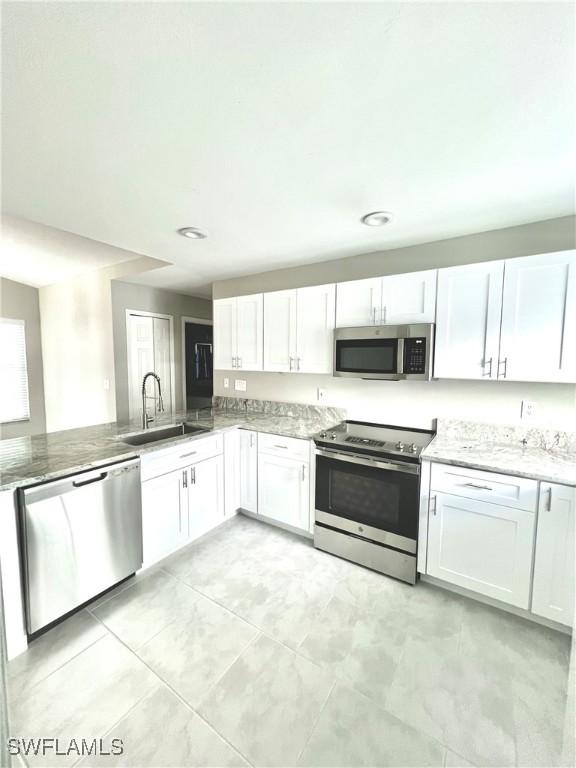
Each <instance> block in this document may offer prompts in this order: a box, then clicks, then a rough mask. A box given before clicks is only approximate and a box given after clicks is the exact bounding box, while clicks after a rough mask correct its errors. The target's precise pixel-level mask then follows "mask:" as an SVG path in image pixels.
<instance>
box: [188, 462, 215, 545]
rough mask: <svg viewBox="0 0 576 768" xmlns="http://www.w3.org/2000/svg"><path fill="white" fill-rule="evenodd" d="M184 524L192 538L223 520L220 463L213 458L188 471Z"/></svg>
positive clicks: (195, 465)
mask: <svg viewBox="0 0 576 768" xmlns="http://www.w3.org/2000/svg"><path fill="white" fill-rule="evenodd" d="M188 475H189V479H188V499H187V500H188V521H189V525H190V538H191V539H195V538H197V537H198V536H201V535H202V534H203V533H206V531H209V530H210V529H211V528H214V527H216V526H217V525H218V524H219V523H221V522H222V521H223V520H224V460H223V457H222V456H214V457H213V458H211V459H206V460H205V461H199V462H198V463H197V464H194V465H193V466H192V467H190V468H189V470H188Z"/></svg>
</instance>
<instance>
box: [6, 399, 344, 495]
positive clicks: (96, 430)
mask: <svg viewBox="0 0 576 768" xmlns="http://www.w3.org/2000/svg"><path fill="white" fill-rule="evenodd" d="M230 401H232V403H231V402H230ZM258 403H260V405H261V407H260V410H258ZM343 418H345V412H344V411H342V410H339V409H337V408H321V407H319V406H306V405H294V404H291V403H270V402H263V401H254V400H240V399H236V398H216V400H215V407H214V408H212V409H203V410H200V411H190V412H187V413H186V412H180V413H172V414H168V415H167V416H164V417H163V418H162V419H159V420H158V421H157V422H155V423H154V427H160V426H162V425H164V426H165V425H167V424H174V423H181V422H182V421H188V422H190V423H192V424H197V425H199V426H202V427H204V428H205V429H206V430H208V431H209V432H214V431H222V430H226V429H232V428H235V427H241V428H244V429H253V430H255V431H257V432H268V433H271V434H275V435H285V436H287V437H298V438H303V439H309V438H310V437H312V435H314V434H315V433H316V432H318V431H320V430H321V429H326V428H328V427H331V426H334V425H335V424H337V423H339V422H340V421H342V419H343ZM152 429H153V428H151V430H152ZM136 431H140V424H139V423H131V424H119V423H117V422H112V423H110V424H98V425H96V426H92V427H82V428H79V429H68V430H65V431H62V432H51V433H48V434H41V435H33V436H31V437H17V438H12V439H9V440H1V441H0V491H3V490H9V489H14V488H18V487H22V486H26V485H31V484H33V483H37V482H41V481H44V480H53V479H55V478H58V477H63V476H65V475H68V474H71V473H74V472H82V471H83V470H87V469H92V468H95V467H99V466H102V465H103V464H109V463H111V462H114V461H122V460H124V459H128V458H131V457H135V456H142V455H144V454H145V453H149V452H151V451H157V450H160V449H161V448H166V447H168V446H169V445H173V444H176V443H181V442H187V441H190V440H198V439H201V438H202V437H205V436H206V434H207V433H206V432H203V433H199V434H197V435H182V436H178V437H173V438H168V439H165V440H159V441H157V442H155V443H149V444H148V445H140V446H131V445H129V444H128V443H125V442H123V441H122V437H126V436H127V435H128V434H130V433H132V432H136Z"/></svg>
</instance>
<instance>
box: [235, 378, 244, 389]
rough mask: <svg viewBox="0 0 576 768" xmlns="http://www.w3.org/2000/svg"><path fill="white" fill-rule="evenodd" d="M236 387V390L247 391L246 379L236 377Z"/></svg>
mask: <svg viewBox="0 0 576 768" xmlns="http://www.w3.org/2000/svg"><path fill="white" fill-rule="evenodd" d="M234 389H235V390H236V392H246V379H235V380H234Z"/></svg>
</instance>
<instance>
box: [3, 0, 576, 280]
mask: <svg viewBox="0 0 576 768" xmlns="http://www.w3.org/2000/svg"><path fill="white" fill-rule="evenodd" d="M3 16H4V18H3V56H4V67H3V70H4V71H3V111H4V118H3V139H4V156H3V163H4V167H3V173H4V187H3V195H4V201H3V202H4V207H5V209H6V210H7V211H8V212H10V213H12V214H14V215H17V216H21V217H24V218H27V219H31V220H33V221H36V222H41V223H43V224H48V225H50V226H53V227H57V228H60V229H64V230H68V231H70V232H75V233H78V234H80V235H83V236H85V237H89V238H93V239H95V240H100V241H103V242H105V243H109V244H112V245H115V246H118V247H121V248H124V249H128V250H132V251H136V252H137V253H141V254H146V255H148V256H153V257H156V258H159V259H163V260H165V261H168V262H172V263H173V264H174V266H169V267H165V268H163V269H157V270H154V271H152V272H149V273H145V274H144V275H143V276H142V277H141V278H138V279H139V280H141V281H142V282H147V283H149V284H153V285H158V286H162V287H165V288H171V289H177V290H181V291H184V292H189V293H192V294H194V293H199V292H202V291H205V290H208V289H207V288H206V286H207V285H209V284H210V283H211V282H212V281H213V280H216V279H222V278H226V277H231V276H235V275H240V274H246V273H249V272H255V271H261V270H268V269H274V268H276V267H281V266H290V265H294V264H300V263H306V262H310V261H320V260H326V259H330V258H335V257H339V256H346V255H353V254H357V253H365V252H367V251H375V250H380V249H385V248H391V247H397V246H399V245H407V244H411V243H415V242H423V241H427V240H437V239H440V238H444V237H450V236H455V235H459V234H464V233H467V232H474V231H482V230H487V229H493V228H498V227H504V226H509V225H514V224H521V223H524V222H527V221H535V220H539V219H547V218H552V217H555V216H561V215H565V214H568V213H571V212H573V199H574V188H573V179H574V137H575V135H576V126H575V121H574V103H573V89H574V85H575V81H574V74H573V73H574V23H573V21H574V19H573V16H574V6H573V5H572V4H570V3H555V2H545V3H528V2H518V3H515V2H512V3H510V2H502V3H479V2H470V3H467V2H458V3H455V2H449V3H436V2H431V3H411V2H402V3H384V2H382V3H338V2H337V3H322V2H319V3H299V2H293V3H273V2H267V3H246V4H245V3H217V2H215V3H177V2H175V3H172V2H171V3H141V2H135V3H134V2H115V3H99V2H95V3H92V2H75V3H60V2H44V3H28V2H8V3H4V9H3ZM374 209H386V210H390V211H392V212H393V213H394V221H393V223H392V224H390V225H389V226H388V227H387V228H384V229H372V228H368V227H365V226H363V225H361V224H360V223H359V218H360V217H361V215H362V214H364V213H366V212H367V211H372V210H374ZM182 226H197V227H200V228H202V229H204V230H206V232H207V233H208V235H209V237H208V239H206V240H186V239H184V238H181V237H178V236H177V235H176V234H175V230H176V229H177V228H178V227H182Z"/></svg>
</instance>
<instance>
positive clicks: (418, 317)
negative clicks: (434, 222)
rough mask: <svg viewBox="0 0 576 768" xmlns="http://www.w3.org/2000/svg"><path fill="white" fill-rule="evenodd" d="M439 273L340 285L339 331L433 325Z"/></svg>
mask: <svg viewBox="0 0 576 768" xmlns="http://www.w3.org/2000/svg"><path fill="white" fill-rule="evenodd" d="M436 274H437V270H435V269H430V270H426V271H424V272H409V273H408V274H403V275H387V276H386V277H376V278H370V279H367V280H353V281H351V282H348V283H338V286H337V300H336V327H337V328H346V327H357V326H362V325H396V324H400V323H433V322H434V316H435V312H436Z"/></svg>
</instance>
